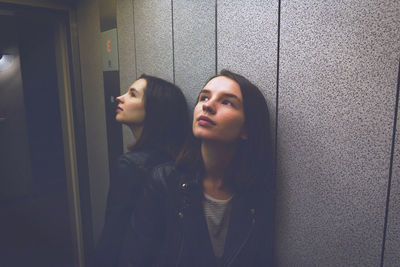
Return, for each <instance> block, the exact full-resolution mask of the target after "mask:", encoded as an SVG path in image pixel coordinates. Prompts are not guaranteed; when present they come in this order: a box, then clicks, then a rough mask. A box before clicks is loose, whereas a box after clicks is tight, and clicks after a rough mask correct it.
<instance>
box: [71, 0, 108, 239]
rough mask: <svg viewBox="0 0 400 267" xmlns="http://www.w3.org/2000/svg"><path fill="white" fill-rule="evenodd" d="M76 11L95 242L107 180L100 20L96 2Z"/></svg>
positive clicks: (83, 2) (79, 5) (80, 4)
mask: <svg viewBox="0 0 400 267" xmlns="http://www.w3.org/2000/svg"><path fill="white" fill-rule="evenodd" d="M77 10H78V31H79V49H80V62H81V77H82V91H83V98H84V99H83V103H84V110H85V120H86V137H87V138H86V142H87V152H88V165H89V166H88V168H89V179H90V193H91V201H92V218H93V234H94V239H95V241H96V240H97V238H98V236H99V234H100V232H101V230H102V228H103V218H104V207H105V201H106V197H107V190H108V179H109V177H108V176H109V169H108V156H107V155H108V151H107V145H106V144H107V136H106V121H105V104H104V89H103V88H104V85H103V73H102V61H101V47H100V43H101V35H100V17H99V8H98V5H97V1H89V0H86V1H79V4H78V8H77Z"/></svg>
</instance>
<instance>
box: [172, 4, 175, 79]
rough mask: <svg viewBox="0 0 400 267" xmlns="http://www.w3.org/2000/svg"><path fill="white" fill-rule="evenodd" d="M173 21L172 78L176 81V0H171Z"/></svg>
mask: <svg viewBox="0 0 400 267" xmlns="http://www.w3.org/2000/svg"><path fill="white" fill-rule="evenodd" d="M171 23H172V79H173V82H174V83H175V35H174V0H171Z"/></svg>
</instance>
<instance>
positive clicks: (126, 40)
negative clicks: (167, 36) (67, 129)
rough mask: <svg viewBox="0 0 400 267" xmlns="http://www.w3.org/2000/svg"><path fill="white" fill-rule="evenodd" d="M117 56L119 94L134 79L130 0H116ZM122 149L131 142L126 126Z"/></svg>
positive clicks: (133, 45) (133, 44) (131, 4)
mask: <svg viewBox="0 0 400 267" xmlns="http://www.w3.org/2000/svg"><path fill="white" fill-rule="evenodd" d="M117 29H118V56H119V77H120V85H121V94H125V92H126V91H127V89H128V88H129V87H130V85H131V84H132V83H133V82H134V81H135V80H136V66H135V39H134V38H135V36H134V28H133V2H132V0H118V1H117ZM122 135H123V139H124V150H125V151H126V147H127V146H128V144H131V143H132V142H133V135H132V132H131V130H130V129H129V128H128V127H127V126H125V125H124V126H123V127H122Z"/></svg>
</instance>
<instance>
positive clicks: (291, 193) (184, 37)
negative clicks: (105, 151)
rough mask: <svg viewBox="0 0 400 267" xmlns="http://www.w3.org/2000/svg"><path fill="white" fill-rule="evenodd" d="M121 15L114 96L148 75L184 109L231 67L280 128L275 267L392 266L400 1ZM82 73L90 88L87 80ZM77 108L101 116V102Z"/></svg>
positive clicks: (397, 232) (398, 238) (148, 4)
mask: <svg viewBox="0 0 400 267" xmlns="http://www.w3.org/2000/svg"><path fill="white" fill-rule="evenodd" d="M118 6H119V8H118V15H117V17H118V39H119V57H120V74H121V87H124V88H121V90H123V91H124V90H125V89H126V87H127V86H129V84H130V83H132V82H133V81H134V80H135V79H136V78H137V75H140V74H141V73H143V72H145V73H147V74H151V75H155V76H160V77H161V78H164V79H167V80H169V81H172V82H174V81H175V83H177V84H178V85H179V86H181V87H182V89H183V90H184V92H185V94H186V96H187V98H188V100H189V103H190V106H191V107H193V105H194V102H195V99H196V97H197V94H198V92H199V90H200V89H201V86H202V85H203V84H204V82H205V81H206V80H207V79H208V78H209V77H210V76H211V75H213V74H215V72H216V70H218V71H219V70H221V69H223V68H228V69H231V70H233V71H236V72H239V73H241V74H243V75H245V76H247V77H248V78H249V79H250V80H252V81H253V82H254V83H255V84H257V85H258V86H259V87H260V88H261V89H262V91H263V92H264V94H265V97H266V99H267V101H268V104H269V106H270V110H271V119H272V122H273V124H274V129H275V126H277V128H276V130H277V131H276V133H277V135H276V136H275V140H276V142H277V147H278V149H277V155H276V157H277V159H278V164H277V174H278V176H277V179H278V184H277V191H278V205H277V242H276V248H277V253H276V256H277V262H278V265H279V266H380V265H381V264H382V263H383V264H382V265H383V266H398V265H399V262H400V251H399V247H400V226H399V225H400V221H399V218H400V208H399V206H400V198H399V193H400V169H399V166H400V163H399V162H400V161H399V160H400V152H399V151H400V140H399V139H400V137H399V133H398V132H399V131H397V132H395V134H396V139H393V134H394V129H393V125H394V116H395V113H396V112H397V110H396V107H395V103H396V85H397V75H398V60H399V57H400V2H398V1H391V0H379V1H378V0H365V1H356V0H349V1H316V0H307V1H306V0H291V1H288V0H281V1H278V0H274V1H269V0H264V1H258V0H257V1H247V0H246V1H239V0H236V1H227V0H207V1H194V0H191V1H189V0H187V1H177V0H172V1H171V0H160V1H156V0H151V1H150V0H133V1H131V0H119V1H118ZM89 7H90V6H88V5H83V7H82V8H84V9H83V11H82V12H89V11H90V10H89ZM97 21H98V20H97ZM82 23H83V22H82ZM88 23H89V22H85V23H83V25H86V26H85V27H87V28H89V26H90V25H89V24H88ZM90 27H91V28H93V29H95V30H98V29H97V26H96V27H94V26H93V25H92V26H90ZM80 38H81V39H82V40H84V41H82V40H81V41H80V43H81V42H91V41H90V40H87V39H88V38H89V37H88V36H84V35H80ZM92 38H96V36H95V35H93V36H92ZM278 44H279V45H278ZM81 50H82V51H87V54H83V52H82V53H81V57H84V59H83V60H82V65H84V64H89V62H88V59H89V57H90V53H91V52H92V51H91V50H90V49H89V47H88V46H87V45H85V46H84V47H83V48H81ZM98 64H99V66H100V65H101V62H99V63H98ZM86 67H87V68H89V67H90V65H87V66H86ZM82 68H83V69H84V66H83V67H82ZM93 68H94V67H93ZM99 71H101V70H100V69H99V70H97V69H96V68H94V69H92V70H90V69H89V70H87V74H86V72H85V73H82V77H83V82H84V84H85V87H93V86H100V87H101V86H102V85H101V84H100V82H101V81H102V79H101V76H100V75H101V73H99ZM89 72H94V73H98V74H97V75H98V76H99V78H98V79H97V80H90V81H89V80H85V76H86V75H90V73H89ZM96 77H97V76H96ZM87 79H88V78H87ZM88 90H89V89H88ZM99 99H100V100H101V101H103V100H102V99H103V98H99ZM86 101H87V102H88V103H90V105H92V106H93V107H94V108H96V109H99V112H100V114H101V113H102V112H103V113H104V111H103V110H102V109H101V108H97V105H101V103H92V102H91V100H90V99H89V98H88V99H86ZM85 110H87V112H88V122H87V124H88V127H87V131H88V135H90V134H92V135H93V136H94V137H95V140H91V141H90V143H88V147H89V149H88V151H89V156H90V157H89V163H90V164H91V162H92V161H96V160H97V161H98V162H103V163H104V164H103V165H100V164H96V166H97V168H98V167H99V166H103V167H102V169H96V168H94V167H93V166H92V167H91V175H92V176H94V175H100V176H101V175H103V176H104V173H108V172H107V171H106V170H103V169H105V168H106V167H105V166H107V164H106V161H105V160H104V159H103V158H98V157H99V156H98V155H95V154H94V152H93V151H96V149H97V150H98V148H95V144H94V143H95V141H96V142H97V143H98V142H101V140H98V139H99V138H102V140H103V139H104V140H105V137H104V136H102V135H99V132H98V131H96V133H91V132H90V129H95V128H94V127H100V126H95V125H94V126H93V127H92V126H90V125H89V124H101V125H103V124H104V121H103V119H100V118H99V115H98V114H97V116H96V118H93V120H96V121H95V122H89V119H90V118H91V116H92V115H90V114H89V112H95V111H96V110H91V109H88V108H85ZM276 111H277V112H276ZM275 123H276V124H275ZM102 127H103V126H102ZM128 134H129V133H128V132H125V134H124V135H125V136H127V135H128ZM88 140H89V139H88ZM126 140H128V137H125V142H127V141H126ZM393 140H394V142H395V143H394V145H395V146H394V147H395V150H394V154H393V156H394V157H393V159H394V161H393V163H392V165H393V173H392V179H391V191H390V196H389V200H390V201H389V202H388V201H387V199H388V185H389V173H390V166H391V151H392V150H391V147H392V142H393ZM91 151H92V152H91ZM98 172H101V173H102V174H98ZM386 211H387V213H386ZM386 214H387V215H386ZM386 219H387V220H386ZM385 222H387V223H386V224H385ZM385 234H386V236H385ZM384 237H386V239H385V240H386V242H383V241H384ZM383 245H385V246H384V247H385V250H384V251H383V250H382V247H383Z"/></svg>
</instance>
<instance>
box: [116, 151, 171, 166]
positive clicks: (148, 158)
mask: <svg viewBox="0 0 400 267" xmlns="http://www.w3.org/2000/svg"><path fill="white" fill-rule="evenodd" d="M169 161H171V158H170V157H169V156H168V155H167V154H166V153H163V152H159V151H155V150H148V149H139V150H133V151H128V152H126V153H124V154H123V155H121V156H120V157H119V158H118V161H117V165H118V167H120V168H121V167H132V168H135V167H136V168H141V169H144V170H147V169H151V168H153V167H155V166H157V165H159V164H161V163H164V162H169Z"/></svg>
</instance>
